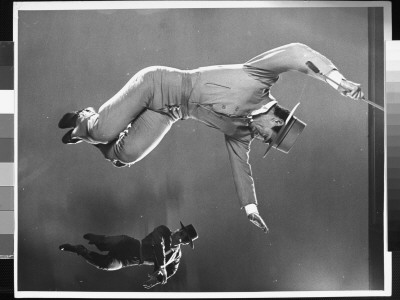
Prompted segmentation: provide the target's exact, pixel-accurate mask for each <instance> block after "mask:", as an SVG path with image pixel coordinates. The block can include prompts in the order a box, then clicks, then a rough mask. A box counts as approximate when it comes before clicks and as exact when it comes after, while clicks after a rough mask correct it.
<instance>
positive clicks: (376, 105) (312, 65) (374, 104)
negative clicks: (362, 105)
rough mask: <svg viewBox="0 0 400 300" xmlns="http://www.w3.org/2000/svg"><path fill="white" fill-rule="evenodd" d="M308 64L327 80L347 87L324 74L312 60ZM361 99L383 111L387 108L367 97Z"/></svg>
mask: <svg viewBox="0 0 400 300" xmlns="http://www.w3.org/2000/svg"><path fill="white" fill-rule="evenodd" d="M306 65H307V67H309V68H310V69H311V70H312V71H313V72H314V73H316V74H319V75H321V76H323V77H325V78H326V79H327V80H329V81H331V82H333V83H334V84H336V85H338V86H341V87H342V88H344V89H346V88H345V87H343V86H342V85H341V84H340V83H338V82H336V81H335V80H333V79H331V78H329V77H328V76H326V75H324V74H322V73H321V72H320V70H319V69H318V68H317V67H316V66H315V65H314V64H313V63H312V62H311V61H307V62H306ZM361 100H363V101H365V102H367V103H368V104H370V105H372V106H374V107H376V108H378V109H380V110H381V111H385V109H384V108H383V107H382V106H380V105H378V104H376V103H375V102H372V101H370V100H368V99H365V98H361Z"/></svg>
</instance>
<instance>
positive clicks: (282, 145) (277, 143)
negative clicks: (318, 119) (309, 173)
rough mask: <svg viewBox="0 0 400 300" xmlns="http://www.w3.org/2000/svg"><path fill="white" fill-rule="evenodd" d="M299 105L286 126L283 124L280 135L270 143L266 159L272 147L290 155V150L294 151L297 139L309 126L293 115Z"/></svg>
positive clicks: (292, 112)
mask: <svg viewBox="0 0 400 300" xmlns="http://www.w3.org/2000/svg"><path fill="white" fill-rule="evenodd" d="M299 105H300V103H297V104H296V106H295V107H294V108H293V109H292V111H291V112H290V114H289V116H288V117H287V118H286V120H285V124H283V126H282V127H281V129H280V130H279V131H278V134H277V135H276V137H275V138H274V140H272V141H271V142H270V143H269V145H268V147H267V150H266V151H265V153H264V156H263V157H264V158H265V157H266V156H267V153H268V151H269V150H270V149H271V148H272V147H274V148H276V149H277V150H279V151H282V152H284V153H289V151H290V149H292V147H293V145H294V143H295V142H296V140H297V138H298V137H299V135H300V134H301V132H302V131H303V130H304V128H305V127H306V125H307V124H306V123H304V122H303V121H301V120H300V119H298V118H296V117H295V116H294V115H293V114H294V111H295V110H296V109H297V107H298V106H299Z"/></svg>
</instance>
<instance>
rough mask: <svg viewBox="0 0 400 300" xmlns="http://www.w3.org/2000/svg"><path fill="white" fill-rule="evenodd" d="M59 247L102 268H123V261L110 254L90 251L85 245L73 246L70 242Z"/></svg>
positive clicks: (108, 269) (111, 269)
mask: <svg viewBox="0 0 400 300" xmlns="http://www.w3.org/2000/svg"><path fill="white" fill-rule="evenodd" d="M59 248H60V250H61V251H67V252H72V253H76V254H78V255H79V256H82V257H83V258H84V259H85V260H86V261H87V262H88V263H89V264H91V265H92V266H94V267H96V268H98V269H101V270H105V271H115V270H119V269H121V268H122V263H121V262H120V261H118V260H116V259H114V258H113V257H111V256H109V255H103V254H99V253H96V252H94V251H89V250H88V249H86V247H85V246H83V245H76V246H73V245H70V244H63V245H61V246H60V247H59Z"/></svg>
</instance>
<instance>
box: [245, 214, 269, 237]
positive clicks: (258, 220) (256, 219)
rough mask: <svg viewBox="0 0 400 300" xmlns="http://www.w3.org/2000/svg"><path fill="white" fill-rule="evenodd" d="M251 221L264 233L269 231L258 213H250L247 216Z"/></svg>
mask: <svg viewBox="0 0 400 300" xmlns="http://www.w3.org/2000/svg"><path fill="white" fill-rule="evenodd" d="M247 217H248V218H249V220H250V222H251V223H253V224H254V225H256V226H257V227H259V228H261V229H262V230H263V231H264V232H265V233H268V232H269V229H268V227H267V225H265V222H264V220H263V219H262V218H261V216H260V215H259V214H258V213H251V214H249V215H248V216H247Z"/></svg>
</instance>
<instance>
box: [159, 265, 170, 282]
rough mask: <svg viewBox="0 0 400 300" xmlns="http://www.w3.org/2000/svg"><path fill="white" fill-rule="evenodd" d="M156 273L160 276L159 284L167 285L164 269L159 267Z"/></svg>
mask: <svg viewBox="0 0 400 300" xmlns="http://www.w3.org/2000/svg"><path fill="white" fill-rule="evenodd" d="M158 272H159V274H161V276H162V280H161V284H166V283H167V279H168V275H167V270H166V269H165V267H160V269H159V270H158Z"/></svg>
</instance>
